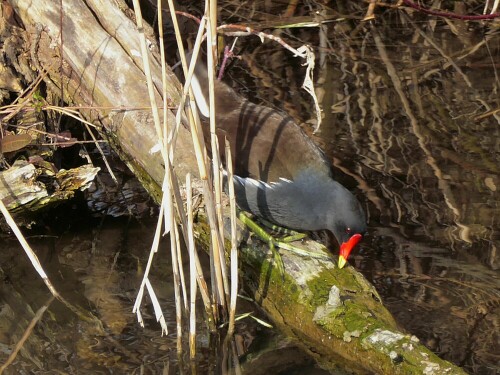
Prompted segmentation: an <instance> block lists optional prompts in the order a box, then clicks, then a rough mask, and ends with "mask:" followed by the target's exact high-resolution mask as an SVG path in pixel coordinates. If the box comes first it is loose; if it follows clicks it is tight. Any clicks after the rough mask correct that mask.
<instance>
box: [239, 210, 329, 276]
mask: <svg viewBox="0 0 500 375" xmlns="http://www.w3.org/2000/svg"><path fill="white" fill-rule="evenodd" d="M238 218H239V219H240V220H241V222H242V223H244V224H245V225H246V226H247V227H248V228H249V229H250V230H251V231H252V232H253V233H255V234H256V235H257V236H258V237H260V238H261V239H262V240H263V241H264V242H267V243H269V244H270V245H269V247H270V248H271V251H273V254H275V256H276V259H277V262H278V263H279V262H281V265H283V261H282V260H281V256H280V255H279V253H278V252H277V251H276V249H275V247H276V246H277V247H279V248H281V249H284V250H288V251H292V252H294V253H296V254H298V255H301V256H308V257H313V258H325V256H324V255H321V254H317V253H312V252H310V251H307V250H305V249H302V248H300V247H297V246H294V245H292V244H290V243H289V242H291V241H296V240H298V239H302V238H304V237H306V235H305V234H303V233H298V232H295V231H292V230H290V229H286V228H285V229H284V228H281V227H277V226H275V225H273V224H271V223H269V224H270V227H271V228H281V229H282V230H283V229H284V230H286V231H287V232H288V233H290V234H291V235H290V236H288V237H285V238H284V239H282V240H277V239H276V238H274V237H273V236H271V235H270V234H269V233H267V232H266V231H265V230H264V229H263V228H262V227H261V226H260V225H259V224H257V223H256V222H255V221H254V220H252V219H251V218H249V217H248V216H247V215H246V214H245V213H244V212H243V211H240V212H239V214H238ZM271 244H272V246H271ZM278 257H279V261H278ZM278 267H279V264H278Z"/></svg>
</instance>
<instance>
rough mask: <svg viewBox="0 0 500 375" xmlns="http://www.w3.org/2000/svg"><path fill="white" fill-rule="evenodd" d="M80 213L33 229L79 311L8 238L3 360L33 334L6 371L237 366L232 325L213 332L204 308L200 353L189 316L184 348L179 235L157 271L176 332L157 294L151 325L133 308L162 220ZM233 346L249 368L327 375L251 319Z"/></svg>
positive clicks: (3, 262) (3, 244)
mask: <svg viewBox="0 0 500 375" xmlns="http://www.w3.org/2000/svg"><path fill="white" fill-rule="evenodd" d="M73 215H75V216H80V219H77V220H75V219H74V218H71V215H70V216H67V212H66V213H65V214H64V217H65V219H66V220H67V222H66V224H65V225H60V226H59V227H58V228H59V229H60V228H61V227H66V226H68V225H70V227H69V228H66V230H64V231H62V232H61V233H57V229H58V228H57V227H56V228H49V227H47V228H42V229H41V230H40V229H39V230H36V231H27V233H26V235H27V239H28V241H29V242H30V244H31V246H32V248H33V249H34V250H35V252H36V253H37V255H38V257H39V259H40V261H41V263H42V265H43V267H44V270H45V271H46V273H47V274H48V276H49V278H50V280H51V281H52V283H53V284H54V286H55V288H56V289H57V291H58V292H59V293H60V294H61V295H62V296H63V297H64V298H65V300H66V301H67V302H68V303H69V304H71V306H72V307H73V308H76V309H78V310H79V312H77V313H75V311H74V309H72V310H70V309H69V308H68V307H67V306H65V305H63V304H62V303H61V302H59V301H57V300H56V301H51V299H50V293H49V291H48V289H47V287H46V286H45V285H44V283H43V282H42V281H41V280H40V278H39V277H38V275H36V273H35V271H34V269H33V267H32V265H31V264H30V262H29V261H28V259H27V257H26V256H25V254H24V252H23V250H22V248H21V247H20V246H19V244H18V243H17V240H16V239H15V238H13V237H8V236H6V235H2V237H0V276H1V278H2V282H1V283H0V368H1V366H2V364H4V363H5V362H6V360H7V358H8V356H9V355H10V353H11V352H12V351H13V349H14V348H15V345H16V344H17V343H19V342H20V341H21V339H22V337H23V335H24V334H26V335H27V337H28V339H27V340H26V342H25V343H24V344H23V346H22V349H21V350H20V351H19V353H18V354H17V357H16V358H15V360H14V361H13V363H12V364H11V365H10V366H9V367H7V368H6V370H5V371H4V372H3V373H4V374H183V373H191V374H196V373H197V374H220V373H225V371H226V370H227V368H228V367H232V365H230V364H229V365H228V364H227V363H226V362H225V361H224V360H223V359H224V358H231V356H230V355H228V353H232V351H231V347H228V346H227V345H226V344H225V343H224V329H222V330H220V335H219V334H210V333H209V332H208V329H207V325H206V324H205V321H204V319H205V317H204V315H203V313H200V314H198V318H197V319H198V328H197V357H196V359H195V361H193V362H191V361H190V360H189V348H188V347H187V339H186V337H187V318H186V317H183V322H184V323H183V327H184V328H183V335H184V339H183V340H182V344H181V345H182V350H183V352H182V354H179V353H178V351H177V335H176V316H175V311H176V310H175V294H174V290H173V276H172V267H171V262H170V251H169V249H168V244H169V241H163V242H162V243H161V244H160V251H159V252H158V253H157V256H156V258H155V261H154V266H153V268H152V272H151V274H150V281H151V284H152V285H153V287H154V288H155V292H156V295H157V297H158V299H159V302H160V305H161V307H162V310H163V314H164V317H165V321H166V323H167V327H168V329H169V333H168V334H167V335H163V336H162V335H161V328H160V326H159V324H158V323H157V322H156V319H155V316H154V312H153V309H152V306H151V301H150V299H149V298H145V300H144V302H143V305H142V308H141V313H142V316H143V319H144V323H145V327H144V328H141V327H140V326H139V324H138V323H137V318H136V315H135V314H133V313H132V307H133V306H134V302H135V298H136V296H137V292H138V288H139V285H140V283H141V280H142V275H143V272H144V268H145V265H146V261H147V257H148V254H149V250H150V246H151V242H152V240H153V235H154V229H155V226H156V219H154V218H151V219H141V220H135V219H127V218H121V219H116V218H111V217H106V218H105V219H103V220H92V219H90V218H88V217H86V216H85V213H84V212H83V211H81V210H80V211H75V212H73ZM85 218H86V219H87V220H88V221H87V220H81V219H85ZM83 222H87V224H86V225H85V224H83ZM54 229H56V230H54ZM37 232H39V233H37ZM40 233H41V234H40ZM202 261H203V259H202ZM208 268H209V267H208V264H206V265H205V269H208ZM185 272H186V275H188V265H186V271H185ZM238 303H239V305H238V314H240V313H248V312H253V314H254V315H255V316H256V317H259V318H260V319H262V320H264V321H265V320H266V318H265V317H264V316H262V315H261V314H260V313H259V311H258V308H257V306H256V305H254V304H252V303H249V302H247V301H245V300H244V299H241V300H240V301H239V302H238ZM44 306H46V307H47V309H46V310H45V312H44V313H42V314H41V315H40V318H39V319H38V320H36V324H35V325H34V327H32V328H31V329H29V326H30V322H35V317H36V315H37V312H38V311H39V310H40V309H41V308H43V307H44ZM197 310H198V312H201V311H202V310H203V307H202V306H201V305H200V306H198V308H197ZM89 318H90V319H91V320H89ZM233 345H234V350H235V351H236V352H237V353H238V356H239V357H240V368H241V371H242V373H249V372H252V373H256V374H269V373H272V374H309V375H323V374H327V372H325V371H323V370H321V369H319V368H318V367H317V366H316V365H315V363H314V361H313V359H312V358H310V357H308V356H307V355H306V354H305V353H304V352H303V351H302V350H300V349H299V348H297V347H296V345H294V344H293V343H291V342H289V341H288V340H287V339H286V338H285V337H282V336H280V335H279V334H277V332H275V330H273V329H270V328H266V327H263V326H262V325H260V324H258V323H257V322H256V321H255V320H252V319H250V318H246V319H243V320H240V321H239V322H238V323H237V325H236V332H235V336H234V341H233ZM0 372H1V371H0ZM339 374H340V373H339Z"/></svg>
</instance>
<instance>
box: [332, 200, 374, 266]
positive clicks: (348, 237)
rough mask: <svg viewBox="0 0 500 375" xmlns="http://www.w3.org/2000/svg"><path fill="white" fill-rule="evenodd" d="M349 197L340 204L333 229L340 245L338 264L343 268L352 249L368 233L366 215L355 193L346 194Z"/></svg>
mask: <svg viewBox="0 0 500 375" xmlns="http://www.w3.org/2000/svg"><path fill="white" fill-rule="evenodd" d="M344 198H347V199H346V200H344V201H343V204H341V205H340V207H338V208H341V209H340V210H339V211H338V212H337V214H336V215H335V216H336V218H335V219H336V220H335V223H334V224H333V228H332V229H331V231H332V232H333V235H334V236H335V238H336V239H337V241H338V243H339V245H340V254H339V261H338V266H339V268H343V267H344V266H345V265H346V263H347V259H348V258H349V255H350V254H351V251H352V250H353V249H354V247H355V246H356V245H357V244H358V242H359V241H361V239H362V238H363V236H364V235H365V233H366V230H367V227H366V216H365V213H364V211H363V209H362V208H361V205H360V204H359V202H358V200H357V199H356V198H355V197H354V196H353V195H346V196H345V197H344Z"/></svg>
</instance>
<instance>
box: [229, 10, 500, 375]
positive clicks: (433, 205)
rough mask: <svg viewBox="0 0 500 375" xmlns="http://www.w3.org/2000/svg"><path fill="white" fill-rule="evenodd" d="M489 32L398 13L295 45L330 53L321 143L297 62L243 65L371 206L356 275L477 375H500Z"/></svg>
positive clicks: (498, 150)
mask: <svg viewBox="0 0 500 375" xmlns="http://www.w3.org/2000/svg"><path fill="white" fill-rule="evenodd" d="M380 19H382V20H380ZM488 30H489V29H487V28H486V27H483V26H482V25H479V24H475V25H473V24H468V23H463V22H458V21H457V22H454V21H452V22H445V21H443V20H435V21H433V22H429V21H428V19H425V18H419V17H418V15H416V16H415V17H414V18H410V17H408V16H407V15H405V14H401V13H400V14H395V13H392V15H391V16H389V15H388V16H387V17H386V18H384V17H380V18H379V22H376V23H375V24H374V26H370V25H369V24H365V25H364V26H360V25H359V23H358V22H352V23H350V22H343V23H339V24H337V25H330V26H328V27H325V28H324V29H323V30H322V31H318V30H317V29H315V31H314V32H305V31H297V32H292V35H293V37H295V38H297V40H300V41H303V42H307V43H311V44H312V45H315V46H319V45H323V47H322V48H317V49H316V56H317V57H318V56H319V57H320V59H322V60H323V61H324V64H323V65H320V66H317V69H316V71H315V81H316V82H317V86H316V89H317V92H318V93H319V101H320V104H321V106H322V108H323V111H324V119H323V124H322V125H321V130H320V131H319V132H318V133H317V134H315V135H312V134H311V133H312V128H313V126H312V125H314V120H311V119H314V117H315V115H314V113H313V106H312V103H311V101H310V100H308V99H307V94H305V93H304V92H303V91H302V93H301V94H297V92H300V91H298V90H299V89H300V85H301V80H302V76H301V74H303V72H304V69H303V68H301V67H300V65H299V62H297V59H292V58H290V55H289V54H288V53H287V52H284V51H283V50H282V49H281V48H275V46H270V45H269V44H264V45H260V44H258V45H256V47H255V49H253V51H252V52H251V53H248V54H245V55H244V57H243V60H244V61H243V62H241V63H240V62H238V63H237V64H236V66H238V67H241V68H242V69H243V70H244V69H246V70H248V71H250V72H251V75H253V76H258V77H259V79H253V78H246V79H245V82H246V85H247V86H248V85H250V86H252V87H251V88H250V89H247V90H249V91H251V92H254V93H256V94H255V95H256V97H257V98H258V99H257V100H261V101H264V102H267V103H269V104H270V105H273V106H276V107H279V108H286V109H288V110H289V112H291V113H292V114H294V115H295V117H296V118H297V119H299V120H301V121H304V122H306V124H305V125H304V127H305V128H306V129H308V130H309V133H310V134H311V136H312V137H313V139H315V141H316V142H317V143H319V144H320V145H321V146H322V148H323V149H324V150H325V152H326V153H327V155H328V157H329V158H330V159H331V160H332V164H333V165H334V167H335V173H336V174H337V176H338V179H339V180H340V181H342V182H343V183H344V184H345V185H346V186H349V187H351V188H352V189H353V190H354V191H355V193H356V194H357V196H358V197H359V198H360V200H361V201H362V202H363V204H364V206H365V208H366V210H367V212H368V213H369V226H370V234H369V236H368V237H367V238H366V239H365V241H364V243H363V245H362V246H361V249H360V250H359V252H358V253H357V254H354V256H353V258H352V259H351V264H352V265H353V266H355V267H356V268H357V269H359V270H361V271H362V272H363V273H364V274H365V275H366V276H367V277H368V278H369V279H370V280H371V281H372V282H373V283H374V285H375V286H376V287H377V289H378V290H379V292H380V293H381V295H382V297H383V299H384V302H385V304H386V306H387V307H388V308H389V310H390V311H391V312H392V313H393V314H394V316H395V317H396V319H397V321H398V322H399V323H400V325H401V326H402V327H403V328H404V329H405V330H407V331H409V332H412V333H413V334H416V335H417V336H418V337H419V338H420V339H421V340H422V341H423V342H424V343H425V344H426V345H427V346H428V347H429V348H431V349H432V350H434V351H435V352H437V353H438V354H439V355H441V356H442V357H444V358H446V359H448V360H450V361H453V362H455V363H457V364H459V365H461V366H464V368H465V369H466V370H467V371H469V372H471V373H475V374H496V373H498V372H500V355H499V351H498V347H499V332H500V330H499V328H500V327H499V326H500V320H499V317H500V281H499V276H500V274H499V272H498V269H499V267H500V262H499V256H498V250H499V244H500V241H499V240H500V234H499V222H500V200H499V198H500V195H499V190H500V179H499V171H500V142H499V136H500V131H499V129H500V126H499V125H500V113H498V112H497V113H495V114H490V115H487V116H485V117H484V118H482V119H479V118H477V117H478V116H480V115H482V114H485V113H487V112H489V111H490V110H492V109H498V108H499V106H500V96H499V90H500V77H499V68H500V65H499V61H500V35H499V32H498V30H496V31H493V30H491V31H488ZM280 36H282V37H284V38H286V37H288V38H291V36H290V35H288V34H285V33H282V34H280ZM283 61H287V65H283ZM290 64H291V66H292V67H290ZM317 64H319V62H318V63H317ZM263 67H264V68H263ZM235 70H236V69H235ZM262 77H264V79H262ZM276 80H277V81H276ZM254 85H255V86H254ZM307 123H310V124H309V125H308V124H307Z"/></svg>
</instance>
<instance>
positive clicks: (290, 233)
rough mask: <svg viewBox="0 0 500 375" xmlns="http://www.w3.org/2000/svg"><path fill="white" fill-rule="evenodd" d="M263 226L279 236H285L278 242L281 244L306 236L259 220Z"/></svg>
mask: <svg viewBox="0 0 500 375" xmlns="http://www.w3.org/2000/svg"><path fill="white" fill-rule="evenodd" d="M259 221H260V222H261V223H262V224H263V225H264V226H266V227H267V228H269V229H271V230H272V231H273V232H278V233H279V234H281V235H283V234H286V236H285V237H282V238H281V240H280V241H282V242H293V241H298V240H301V239H303V238H306V237H307V234H305V233H300V232H297V231H295V230H293V229H288V228H284V227H280V226H279V225H276V224H273V223H271V222H269V221H267V220H264V219H260V220H259Z"/></svg>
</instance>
